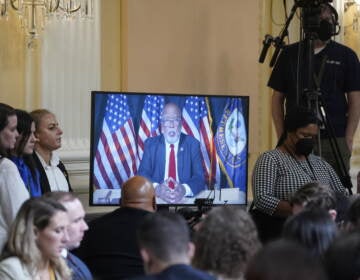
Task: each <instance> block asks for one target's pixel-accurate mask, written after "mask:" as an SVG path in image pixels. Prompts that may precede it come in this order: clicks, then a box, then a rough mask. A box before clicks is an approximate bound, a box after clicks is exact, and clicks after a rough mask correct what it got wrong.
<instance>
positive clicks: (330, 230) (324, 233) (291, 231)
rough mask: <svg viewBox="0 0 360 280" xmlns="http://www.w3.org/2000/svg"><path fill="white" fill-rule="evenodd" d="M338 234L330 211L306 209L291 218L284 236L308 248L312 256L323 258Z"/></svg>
mask: <svg viewBox="0 0 360 280" xmlns="http://www.w3.org/2000/svg"><path fill="white" fill-rule="evenodd" d="M336 234H337V226H336V224H335V222H334V220H333V219H332V218H331V216H330V214H329V212H328V211H325V210H323V209H306V210H304V211H301V212H300V213H298V214H296V215H294V216H292V217H290V218H289V219H288V220H287V221H286V222H285V224H284V228H283V234H282V236H283V237H284V238H285V239H288V240H292V241H294V242H297V243H299V244H301V245H303V246H304V247H306V248H307V249H308V250H309V251H310V252H311V253H312V255H314V256H316V257H322V255H323V254H324V252H325V251H326V249H327V248H328V247H329V246H330V244H331V242H332V241H333V240H334V238H335V237H336Z"/></svg>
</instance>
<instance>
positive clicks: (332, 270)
mask: <svg viewBox="0 0 360 280" xmlns="http://www.w3.org/2000/svg"><path fill="white" fill-rule="evenodd" d="M324 264H325V268H326V270H327V272H328V277H329V280H339V279H341V280H358V279H360V234H359V232H353V233H345V234H342V235H340V236H339V237H338V238H336V239H335V240H334V242H333V243H332V244H331V245H330V247H329V249H328V250H327V252H326V253H325V258H324Z"/></svg>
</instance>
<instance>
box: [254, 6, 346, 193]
mask: <svg viewBox="0 0 360 280" xmlns="http://www.w3.org/2000/svg"><path fill="white" fill-rule="evenodd" d="M313 2H314V3H313V4H311V1H295V4H294V6H293V7H292V9H291V13H290V15H289V17H288V18H287V20H286V23H285V25H284V28H283V29H282V31H281V33H280V35H279V36H278V37H276V38H273V37H272V36H270V35H265V39H264V41H263V49H262V52H261V54H260V57H259V62H260V63H262V62H263V61H264V59H265V56H266V52H267V50H268V48H269V46H270V45H271V44H274V46H275V48H276V49H275V51H274V54H273V57H272V59H271V62H270V67H272V66H273V65H274V64H275V62H276V60H277V57H278V55H279V53H280V50H281V49H282V48H283V47H284V42H283V39H284V38H285V37H286V36H287V34H288V31H287V29H288V26H289V23H290V21H291V20H292V18H293V16H294V14H295V12H296V10H297V8H299V7H301V8H302V13H301V27H302V34H304V39H302V40H300V42H299V46H298V61H297V62H298V63H297V68H298V69H297V76H296V81H297V84H296V105H299V104H301V105H303V106H304V105H305V106H307V107H308V108H309V109H311V110H313V111H314V112H315V113H316V114H317V115H318V116H319V119H320V121H321V123H322V126H323V128H324V131H325V132H326V135H327V138H328V140H329V143H330V147H331V151H332V154H333V155H334V159H335V163H336V166H337V169H338V175H339V178H340V180H341V182H342V184H343V185H344V186H345V187H346V188H347V189H348V191H349V193H350V194H352V183H351V179H350V176H349V172H348V170H347V168H346V166H345V163H344V160H343V158H342V155H341V152H340V149H339V144H338V142H337V139H336V137H335V132H334V128H333V125H332V123H331V120H330V118H329V114H328V113H327V112H328V108H327V104H326V102H325V100H324V98H323V95H322V92H321V89H320V85H321V80H322V76H323V73H324V68H325V64H326V61H327V57H326V56H324V57H323V59H322V61H321V64H320V69H319V71H318V73H315V71H314V70H315V69H314V57H315V54H314V43H315V41H316V40H317V39H318V34H317V29H318V28H319V20H318V19H317V18H319V15H320V4H321V1H317V3H315V1H313ZM304 3H306V6H303V5H305V4H304ZM302 60H303V62H304V64H301V63H300V62H301V61H302ZM321 140H322V139H321V135H320V133H319V134H318V153H319V156H321Z"/></svg>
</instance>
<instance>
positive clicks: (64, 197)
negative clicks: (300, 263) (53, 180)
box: [43, 191, 79, 204]
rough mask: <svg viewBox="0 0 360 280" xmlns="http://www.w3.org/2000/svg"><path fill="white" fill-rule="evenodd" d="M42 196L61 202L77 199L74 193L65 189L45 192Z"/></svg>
mask: <svg viewBox="0 0 360 280" xmlns="http://www.w3.org/2000/svg"><path fill="white" fill-rule="evenodd" d="M43 197H45V198H50V199H52V200H55V201H57V202H60V203H62V204H63V203H65V202H70V201H74V200H75V199H79V198H78V197H77V195H76V194H75V193H73V192H65V191H55V192H47V193H45V194H44V195H43Z"/></svg>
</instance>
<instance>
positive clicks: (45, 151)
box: [30, 109, 71, 193]
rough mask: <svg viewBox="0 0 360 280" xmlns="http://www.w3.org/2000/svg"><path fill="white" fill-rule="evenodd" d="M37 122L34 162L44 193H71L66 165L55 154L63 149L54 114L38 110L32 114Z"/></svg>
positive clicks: (59, 130)
mask: <svg viewBox="0 0 360 280" xmlns="http://www.w3.org/2000/svg"><path fill="white" fill-rule="evenodd" d="M30 115H31V117H32V118H33V119H34V121H35V136H36V138H37V139H38V142H37V143H36V145H35V153H34V160H35V163H36V166H37V168H38V170H39V172H40V183H41V190H42V193H46V192H50V191H71V186H70V182H69V175H68V173H67V171H66V169H65V166H64V164H63V163H62V162H61V161H60V159H59V157H58V155H57V154H56V153H55V152H54V151H55V150H57V149H59V148H60V147H61V135H62V134H63V131H62V130H61V128H60V126H59V123H58V121H57V120H56V117H55V115H54V114H53V113H51V112H50V111H48V110H46V109H38V110H35V111H32V112H31V113H30Z"/></svg>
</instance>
